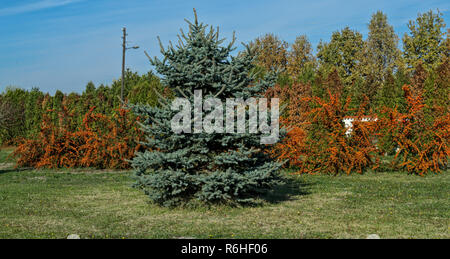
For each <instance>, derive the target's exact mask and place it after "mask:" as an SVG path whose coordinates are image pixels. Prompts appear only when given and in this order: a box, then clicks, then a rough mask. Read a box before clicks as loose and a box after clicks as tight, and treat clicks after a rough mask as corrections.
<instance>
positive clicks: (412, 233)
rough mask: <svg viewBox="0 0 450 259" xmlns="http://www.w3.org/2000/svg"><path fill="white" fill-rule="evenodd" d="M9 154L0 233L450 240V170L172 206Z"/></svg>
mask: <svg viewBox="0 0 450 259" xmlns="http://www.w3.org/2000/svg"><path fill="white" fill-rule="evenodd" d="M8 152H10V151H8ZM3 153H5V152H3ZM0 154H1V152H0ZM5 157H6V156H5V155H4V154H3V155H0V159H3V160H0V238H66V237H67V235H69V234H79V235H80V236H81V238H181V237H192V238H365V237H366V236H367V235H368V234H378V235H380V236H381V237H382V238H450V234H449V223H450V211H449V208H450V201H449V192H450V188H449V187H450V174H449V173H450V172H445V173H443V174H440V175H429V176H427V177H418V176H411V175H406V174H401V173H381V174H374V173H370V174H366V175H352V176H338V177H331V176H310V175H305V176H300V177H292V181H291V182H290V183H289V184H288V185H286V186H282V187H280V188H278V189H277V190H274V192H273V193H272V194H270V195H268V196H267V197H265V198H264V199H262V204H261V205H260V206H255V207H234V208H232V207H227V206H212V207H209V208H206V207H197V208H176V209H168V208H161V207H159V206H156V205H154V204H150V203H149V202H148V199H147V197H146V196H145V195H144V194H143V193H141V192H140V191H138V190H135V189H133V188H130V185H131V183H132V180H131V179H130V174H131V173H130V172H114V171H96V170H91V171H90V170H58V171H55V170H41V171H38V170H15V169H13V164H11V163H5Z"/></svg>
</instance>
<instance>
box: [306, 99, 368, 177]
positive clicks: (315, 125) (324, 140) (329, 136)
mask: <svg viewBox="0 0 450 259" xmlns="http://www.w3.org/2000/svg"><path fill="white" fill-rule="evenodd" d="M328 95H329V98H328V99H321V98H318V97H314V98H311V99H310V100H309V101H311V102H313V103H314V105H316V107H315V108H313V109H311V111H310V112H308V114H307V115H308V118H309V121H308V124H309V125H308V131H309V133H308V140H307V142H308V145H309V148H310V150H309V151H308V153H307V160H306V165H305V166H304V170H303V171H300V173H318V172H321V173H328V174H334V175H337V174H339V173H341V172H344V173H346V174H350V173H351V172H352V171H356V172H357V173H360V174H361V173H363V172H364V171H365V170H366V169H367V168H369V167H371V166H373V167H374V168H375V167H377V161H374V159H373V154H375V153H376V146H375V144H374V138H373V136H372V132H373V131H374V129H375V127H376V119H375V118H376V117H375V116H374V115H372V114H371V113H370V112H369V115H365V113H366V111H365V107H366V106H367V104H366V103H364V104H362V105H361V106H360V107H359V109H358V111H357V116H355V117H354V122H353V127H352V129H351V132H350V133H348V132H347V130H348V129H347V128H346V126H345V124H344V122H343V120H344V118H345V117H346V115H347V114H349V113H350V111H351V110H350V109H349V108H348V106H349V104H350V101H351V100H350V98H348V99H347V100H346V102H345V103H344V104H342V103H341V101H340V94H339V93H335V94H332V93H331V92H330V91H329V92H328ZM363 118H368V119H367V121H363Z"/></svg>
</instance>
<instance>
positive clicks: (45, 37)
mask: <svg viewBox="0 0 450 259" xmlns="http://www.w3.org/2000/svg"><path fill="white" fill-rule="evenodd" d="M0 3H1V4H0V25H1V26H0V35H1V37H0V92H1V91H3V90H4V89H5V88H6V87H7V86H17V87H22V88H24V89H31V88H32V87H34V86H37V87H39V88H40V89H41V90H43V91H45V92H50V93H54V92H55V91H56V89H60V90H62V91H63V92H72V91H75V92H82V91H83V90H84V88H85V85H86V83H87V82H88V81H93V82H94V83H95V84H96V85H99V84H101V83H103V84H110V83H111V82H112V81H113V79H116V78H119V77H120V72H121V28H122V27H124V26H126V27H127V29H128V34H129V36H128V37H129V38H128V39H129V41H130V42H131V43H130V44H133V45H139V46H140V47H141V49H139V50H130V51H128V52H127V67H130V68H131V69H132V70H134V71H138V72H139V73H145V72H147V71H149V70H150V69H152V67H151V66H150V64H149V63H148V61H147V59H146V57H145V55H144V53H143V51H144V50H147V52H149V53H150V55H152V56H155V55H157V56H158V55H159V47H158V41H157V39H156V37H157V36H158V35H159V36H160V37H161V40H162V41H163V43H164V44H167V43H168V42H169V40H172V41H174V42H176V35H177V33H178V32H179V29H180V28H183V29H186V28H187V25H186V23H185V22H184V18H188V19H192V18H193V14H192V8H194V7H195V8H196V9H197V12H198V15H199V19H200V20H201V21H203V22H205V23H208V24H211V25H214V26H217V25H219V26H220V31H221V32H222V36H223V37H226V38H230V37H231V35H232V31H236V36H237V40H238V42H239V43H240V42H248V41H250V40H252V39H254V38H256V37H258V36H261V35H264V34H265V33H268V32H272V33H275V34H276V35H278V36H279V37H280V38H282V39H284V40H286V41H288V42H289V43H291V42H293V41H294V39H295V37H296V36H298V35H301V34H306V35H307V36H308V37H309V39H310V41H311V42H312V44H313V46H314V47H316V46H317V44H318V43H319V41H320V39H323V40H324V41H328V40H329V38H330V36H331V34H332V32H333V31H336V30H339V29H342V28H344V27H345V26H350V27H351V28H352V29H356V30H358V31H360V32H361V33H363V35H364V36H365V37H367V24H368V22H369V20H370V17H371V15H372V14H373V13H374V12H376V11H377V10H382V11H383V12H385V13H386V14H387V15H388V19H389V22H390V24H392V25H393V26H394V29H395V31H396V32H397V34H399V35H400V37H401V36H402V35H403V34H404V33H405V32H407V30H408V29H407V23H408V21H409V20H410V19H415V18H416V17H417V14H418V13H419V12H421V13H423V12H426V11H428V10H430V9H434V10H435V9H437V8H438V9H439V10H440V11H441V12H442V13H443V14H444V19H445V20H446V22H447V23H448V14H449V10H448V9H449V7H450V2H449V1H448V0H435V1H433V0H430V1H424V0H421V1H420V0H408V1H404V0H396V1H393V0H390V1H385V0H377V1H363V0H348V1H346V0H341V1H338V0H324V1H320V0H316V1H298V0H297V1H293V0H277V1H267V0H221V1H215V0H194V1H183V0H179V1H175V0H127V1H123V0H120V1H119V0H0ZM447 28H448V26H447Z"/></svg>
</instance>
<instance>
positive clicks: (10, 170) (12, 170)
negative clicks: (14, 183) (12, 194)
mask: <svg viewBox="0 0 450 259" xmlns="http://www.w3.org/2000/svg"><path fill="white" fill-rule="evenodd" d="M31 170H33V168H31V167H23V168H1V167H0V175H1V174H7V173H18V172H23V171H31Z"/></svg>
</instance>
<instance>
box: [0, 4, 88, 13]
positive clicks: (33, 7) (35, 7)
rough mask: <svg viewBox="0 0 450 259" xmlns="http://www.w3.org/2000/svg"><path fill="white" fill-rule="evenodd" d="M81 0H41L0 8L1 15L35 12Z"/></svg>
mask: <svg viewBox="0 0 450 259" xmlns="http://www.w3.org/2000/svg"><path fill="white" fill-rule="evenodd" d="M81 1H83V0H41V1H38V2H34V3H29V4H24V5H18V6H12V7H7V8H3V9H0V16H7V15H15V14H21V13H28V12H34V11H39V10H42V9H48V8H53V7H58V6H64V5H68V4H73V3H76V2H81Z"/></svg>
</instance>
